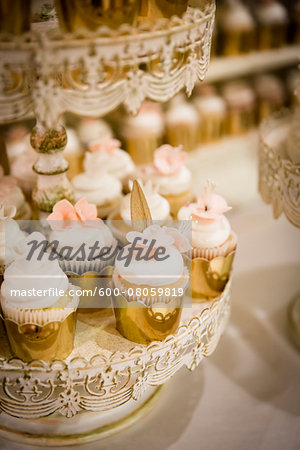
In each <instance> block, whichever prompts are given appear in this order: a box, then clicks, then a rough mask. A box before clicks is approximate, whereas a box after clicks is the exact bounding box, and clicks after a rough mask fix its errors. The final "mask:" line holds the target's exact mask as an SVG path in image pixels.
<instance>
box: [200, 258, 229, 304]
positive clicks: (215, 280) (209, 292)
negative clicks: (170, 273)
mask: <svg viewBox="0 0 300 450" xmlns="http://www.w3.org/2000/svg"><path fill="white" fill-rule="evenodd" d="M234 257H235V250H233V251H231V252H230V253H229V254H228V255H226V256H217V257H215V258H213V259H210V260H208V259H205V258H198V257H196V258H193V259H192V297H193V300H196V299H203V300H210V299H213V298H216V297H218V296H220V295H221V294H222V292H223V291H224V289H225V287H226V285H227V283H228V280H229V278H230V274H231V271H232V267H233V261H234Z"/></svg>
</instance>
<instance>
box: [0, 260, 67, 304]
mask: <svg viewBox="0 0 300 450" xmlns="http://www.w3.org/2000/svg"><path fill="white" fill-rule="evenodd" d="M33 288H34V289H36V290H41V291H44V290H46V289H49V288H52V289H53V291H52V292H51V293H50V291H49V292H48V295H47V294H46V295H45V296H44V297H43V296H39V295H37V293H36V295H29V293H30V291H31V293H32V294H34V292H33V291H32V289H33ZM16 289H17V290H20V291H23V292H25V293H27V295H24V296H23V295H21V296H16V295H14V290H16ZM67 289H68V277H67V276H66V275H65V274H64V273H63V271H62V270H61V268H60V267H59V264H58V261H57V260H54V261H50V260H49V259H48V256H47V255H44V256H43V258H42V259H41V260H40V261H39V260H37V259H36V258H31V259H30V260H27V259H26V258H24V257H20V258H18V259H16V260H15V261H14V262H12V263H11V265H10V266H9V267H8V268H7V269H6V270H5V273H4V282H3V284H2V286H1V294H2V296H3V297H4V298H5V302H6V306H7V307H8V308H33V307H35V308H49V307H51V306H53V305H54V304H55V303H56V302H57V301H58V300H59V298H60V297H61V296H62V295H63V294H64V293H65V292H66V291H67ZM58 291H61V293H63V294H62V295H61V294H59V293H58Z"/></svg>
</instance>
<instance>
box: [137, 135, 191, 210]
mask: <svg viewBox="0 0 300 450" xmlns="http://www.w3.org/2000/svg"><path fill="white" fill-rule="evenodd" d="M185 161H186V153H185V152H184V151H182V149H181V147H171V145H168V144H166V145H162V146H161V147H159V148H157V149H156V150H155V152H154V162H153V164H152V165H149V166H143V167H141V168H140V171H139V174H140V177H141V179H142V180H143V181H144V182H145V181H147V180H151V181H152V183H153V186H154V187H157V189H158V192H159V194H160V195H162V196H163V197H164V198H165V199H166V200H168V202H169V205H170V209H171V215H172V216H173V217H176V216H177V212H178V210H179V209H180V208H181V206H182V205H184V204H185V203H186V202H187V201H191V200H192V198H193V194H192V191H191V184H192V174H191V172H190V170H189V169H188V168H187V167H186V166H185Z"/></svg>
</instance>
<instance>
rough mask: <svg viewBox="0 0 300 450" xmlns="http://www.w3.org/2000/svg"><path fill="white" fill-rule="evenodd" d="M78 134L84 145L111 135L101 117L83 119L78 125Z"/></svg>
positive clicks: (109, 129) (108, 127)
mask: <svg viewBox="0 0 300 450" xmlns="http://www.w3.org/2000/svg"><path fill="white" fill-rule="evenodd" d="M78 136H79V139H80V141H81V142H82V143H83V145H84V146H88V144H89V143H90V142H91V141H94V140H96V139H104V138H107V137H112V131H111V128H110V126H109V125H108V124H107V123H106V122H105V121H104V120H101V119H92V118H88V119H83V120H82V121H81V122H80V125H79V127H78Z"/></svg>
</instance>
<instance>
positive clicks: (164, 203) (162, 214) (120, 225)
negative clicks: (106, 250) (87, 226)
mask: <svg viewBox="0 0 300 450" xmlns="http://www.w3.org/2000/svg"><path fill="white" fill-rule="evenodd" d="M138 183H139V185H140V187H141V189H142V191H143V194H144V196H145V199H146V201H147V204H148V207H149V210H150V214H151V217H152V220H153V221H155V223H158V222H159V223H160V224H163V223H166V222H167V221H168V220H171V216H170V205H169V202H168V200H166V199H165V198H164V197H162V196H161V195H159V193H158V192H157V188H154V187H153V186H152V182H151V181H150V180H148V181H147V182H146V184H145V186H143V184H142V182H141V181H138ZM130 185H131V189H132V182H130ZM131 199H132V195H131V193H129V194H127V195H125V196H124V197H123V198H122V201H121V204H120V210H118V211H116V212H114V213H112V214H111V215H110V217H109V218H108V222H107V223H108V225H109V227H110V228H111V229H112V231H113V234H114V236H115V237H116V238H118V240H119V241H120V242H121V243H123V244H124V243H126V242H127V240H126V234H127V233H128V232H129V231H132V230H133V229H132V223H131V201H132V200H131Z"/></svg>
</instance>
